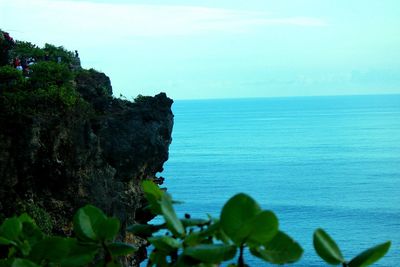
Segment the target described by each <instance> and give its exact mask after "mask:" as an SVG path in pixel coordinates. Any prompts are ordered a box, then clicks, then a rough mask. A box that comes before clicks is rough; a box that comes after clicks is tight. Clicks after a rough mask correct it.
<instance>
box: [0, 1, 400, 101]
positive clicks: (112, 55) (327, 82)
mask: <svg viewBox="0 0 400 267" xmlns="http://www.w3.org/2000/svg"><path fill="white" fill-rule="evenodd" d="M399 14H400V1H398V0H368V1H365V0H362V1H361V0H330V1H328V0H318V1H317V0H290V1H289V0H279V1H277V0H274V1H271V0H246V1H235V0H229V1H226V0H213V1H211V0H203V1H190V0H186V1H183V0H164V1H155V0H147V1H134V0H132V1H128V0H116V1H111V0H92V1H80V0H63V1H59V0H34V1H33V0H0V29H2V30H4V31H7V32H9V33H10V35H11V36H13V37H14V38H15V39H18V40H24V41H30V42H32V43H35V44H37V45H39V46H43V45H44V44H45V43H51V44H54V45H57V46H64V47H65V48H66V49H68V50H72V51H73V50H75V49H76V50H78V51H79V55H80V58H81V62H82V66H83V67H84V68H94V69H96V70H99V71H102V72H105V73H106V74H107V75H108V76H109V77H110V78H111V82H112V85H113V91H114V95H115V96H117V97H119V96H121V95H122V96H123V97H126V98H128V99H131V98H134V97H135V96H137V95H139V94H142V95H154V94H157V93H159V92H166V93H167V94H168V95H169V96H170V97H172V98H174V99H204V98H242V97H276V96H313V95H354V94H388V93H400V15H399Z"/></svg>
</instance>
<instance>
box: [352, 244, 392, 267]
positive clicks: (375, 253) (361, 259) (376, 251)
mask: <svg viewBox="0 0 400 267" xmlns="http://www.w3.org/2000/svg"><path fill="white" fill-rule="evenodd" d="M390 245H391V242H390V241H388V242H385V243H383V244H380V245H377V246H375V247H372V248H370V249H367V250H365V251H364V252H362V253H361V254H359V255H358V256H356V257H355V258H354V259H352V260H351V261H350V262H349V267H366V266H369V265H371V264H373V263H374V262H376V261H378V260H379V259H380V258H382V257H383V256H385V254H386V253H387V252H388V250H389V248H390Z"/></svg>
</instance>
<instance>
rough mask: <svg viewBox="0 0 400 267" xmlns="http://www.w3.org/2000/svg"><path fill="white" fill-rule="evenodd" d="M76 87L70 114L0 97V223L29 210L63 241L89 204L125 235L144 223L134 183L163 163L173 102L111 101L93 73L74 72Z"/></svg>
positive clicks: (105, 84)
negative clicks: (23, 106)
mask: <svg viewBox="0 0 400 267" xmlns="http://www.w3.org/2000/svg"><path fill="white" fill-rule="evenodd" d="M73 87H74V88H75V90H76V91H77V92H78V93H79V94H80V98H83V99H84V101H82V105H80V107H79V108H72V109H68V110H65V109H64V108H62V107H60V108H59V109H58V108H57V106H56V108H54V105H53V107H52V108H50V109H47V108H46V105H47V103H37V108H38V109H39V110H38V111H35V112H32V110H31V109H29V111H27V112H24V111H21V110H18V112H17V111H14V110H13V109H14V107H13V102H12V101H10V97H6V96H4V95H2V94H0V102H1V103H0V179H1V184H0V217H1V216H2V217H5V216H12V215H13V214H14V213H18V212H22V211H27V212H29V213H30V214H32V216H33V217H36V220H37V221H38V223H39V224H40V225H41V227H42V228H43V229H44V230H45V231H48V232H55V233H65V234H67V235H68V234H70V230H71V225H70V221H71V219H72V215H73V214H74V212H75V211H76V210H77V209H78V208H79V207H81V206H83V205H85V204H87V203H91V204H93V205H95V206H97V207H99V208H101V209H102V210H104V212H105V213H107V214H108V215H113V216H116V217H118V218H119V219H120V220H121V222H122V225H123V227H122V229H123V230H124V227H125V226H126V225H129V224H132V223H134V222H141V223H144V222H146V221H148V220H149V219H150V216H149V215H148V214H147V213H146V212H145V211H144V210H143V206H144V199H143V195H142V192H141V189H140V186H139V183H140V181H141V180H143V179H146V178H150V179H151V178H154V177H155V176H156V174H157V172H161V171H162V170H163V164H164V162H165V161H166V160H167V159H168V148H169V145H170V143H171V132H172V126H173V114H172V112H171V105H172V102H173V101H172V100H171V99H169V98H168V97H167V96H166V95H165V94H164V93H161V94H159V95H156V96H154V97H141V98H140V99H137V101H135V102H129V101H126V100H121V99H116V98H113V97H112V89H111V84H110V80H109V78H108V77H107V76H106V75H104V74H102V73H99V72H97V71H94V70H89V71H86V70H82V71H80V72H79V73H77V74H76V75H75V78H74V81H73ZM0 93H1V91H0ZM10 94H12V92H11V93H9V95H10ZM9 95H8V96H9ZM0 219H1V218H0ZM122 232H124V231H122ZM121 238H122V239H129V241H130V242H134V243H135V242H136V243H140V242H142V240H139V239H136V238H134V237H129V236H121ZM142 252H143V251H142ZM142 257H143V254H142V255H138V256H137V257H136V258H135V259H132V261H131V262H130V263H127V264H126V265H135V264H136V263H137V261H138V259H139V260H140V258H142ZM135 262H136V263H135Z"/></svg>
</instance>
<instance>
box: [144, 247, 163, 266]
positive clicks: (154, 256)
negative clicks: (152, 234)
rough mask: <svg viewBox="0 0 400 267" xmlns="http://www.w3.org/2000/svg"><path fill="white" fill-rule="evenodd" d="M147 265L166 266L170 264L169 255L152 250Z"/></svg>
mask: <svg viewBox="0 0 400 267" xmlns="http://www.w3.org/2000/svg"><path fill="white" fill-rule="evenodd" d="M147 266H157V267H166V266H168V262H167V255H166V254H163V253H159V252H155V251H153V252H151V254H150V257H149V263H148V264H147Z"/></svg>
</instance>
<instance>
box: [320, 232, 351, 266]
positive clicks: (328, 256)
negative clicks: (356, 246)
mask: <svg viewBox="0 0 400 267" xmlns="http://www.w3.org/2000/svg"><path fill="white" fill-rule="evenodd" d="M313 243H314V248H315V251H316V252H317V254H318V255H319V256H320V257H321V258H322V259H323V260H324V261H326V262H327V263H329V264H333V265H337V264H340V263H344V262H345V260H344V258H343V256H342V253H341V252H340V249H339V247H338V246H337V245H336V243H335V241H334V240H333V239H332V238H331V237H330V236H329V235H328V234H327V233H326V232H325V231H324V230H323V229H317V230H316V231H315V232H314V238H313Z"/></svg>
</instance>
